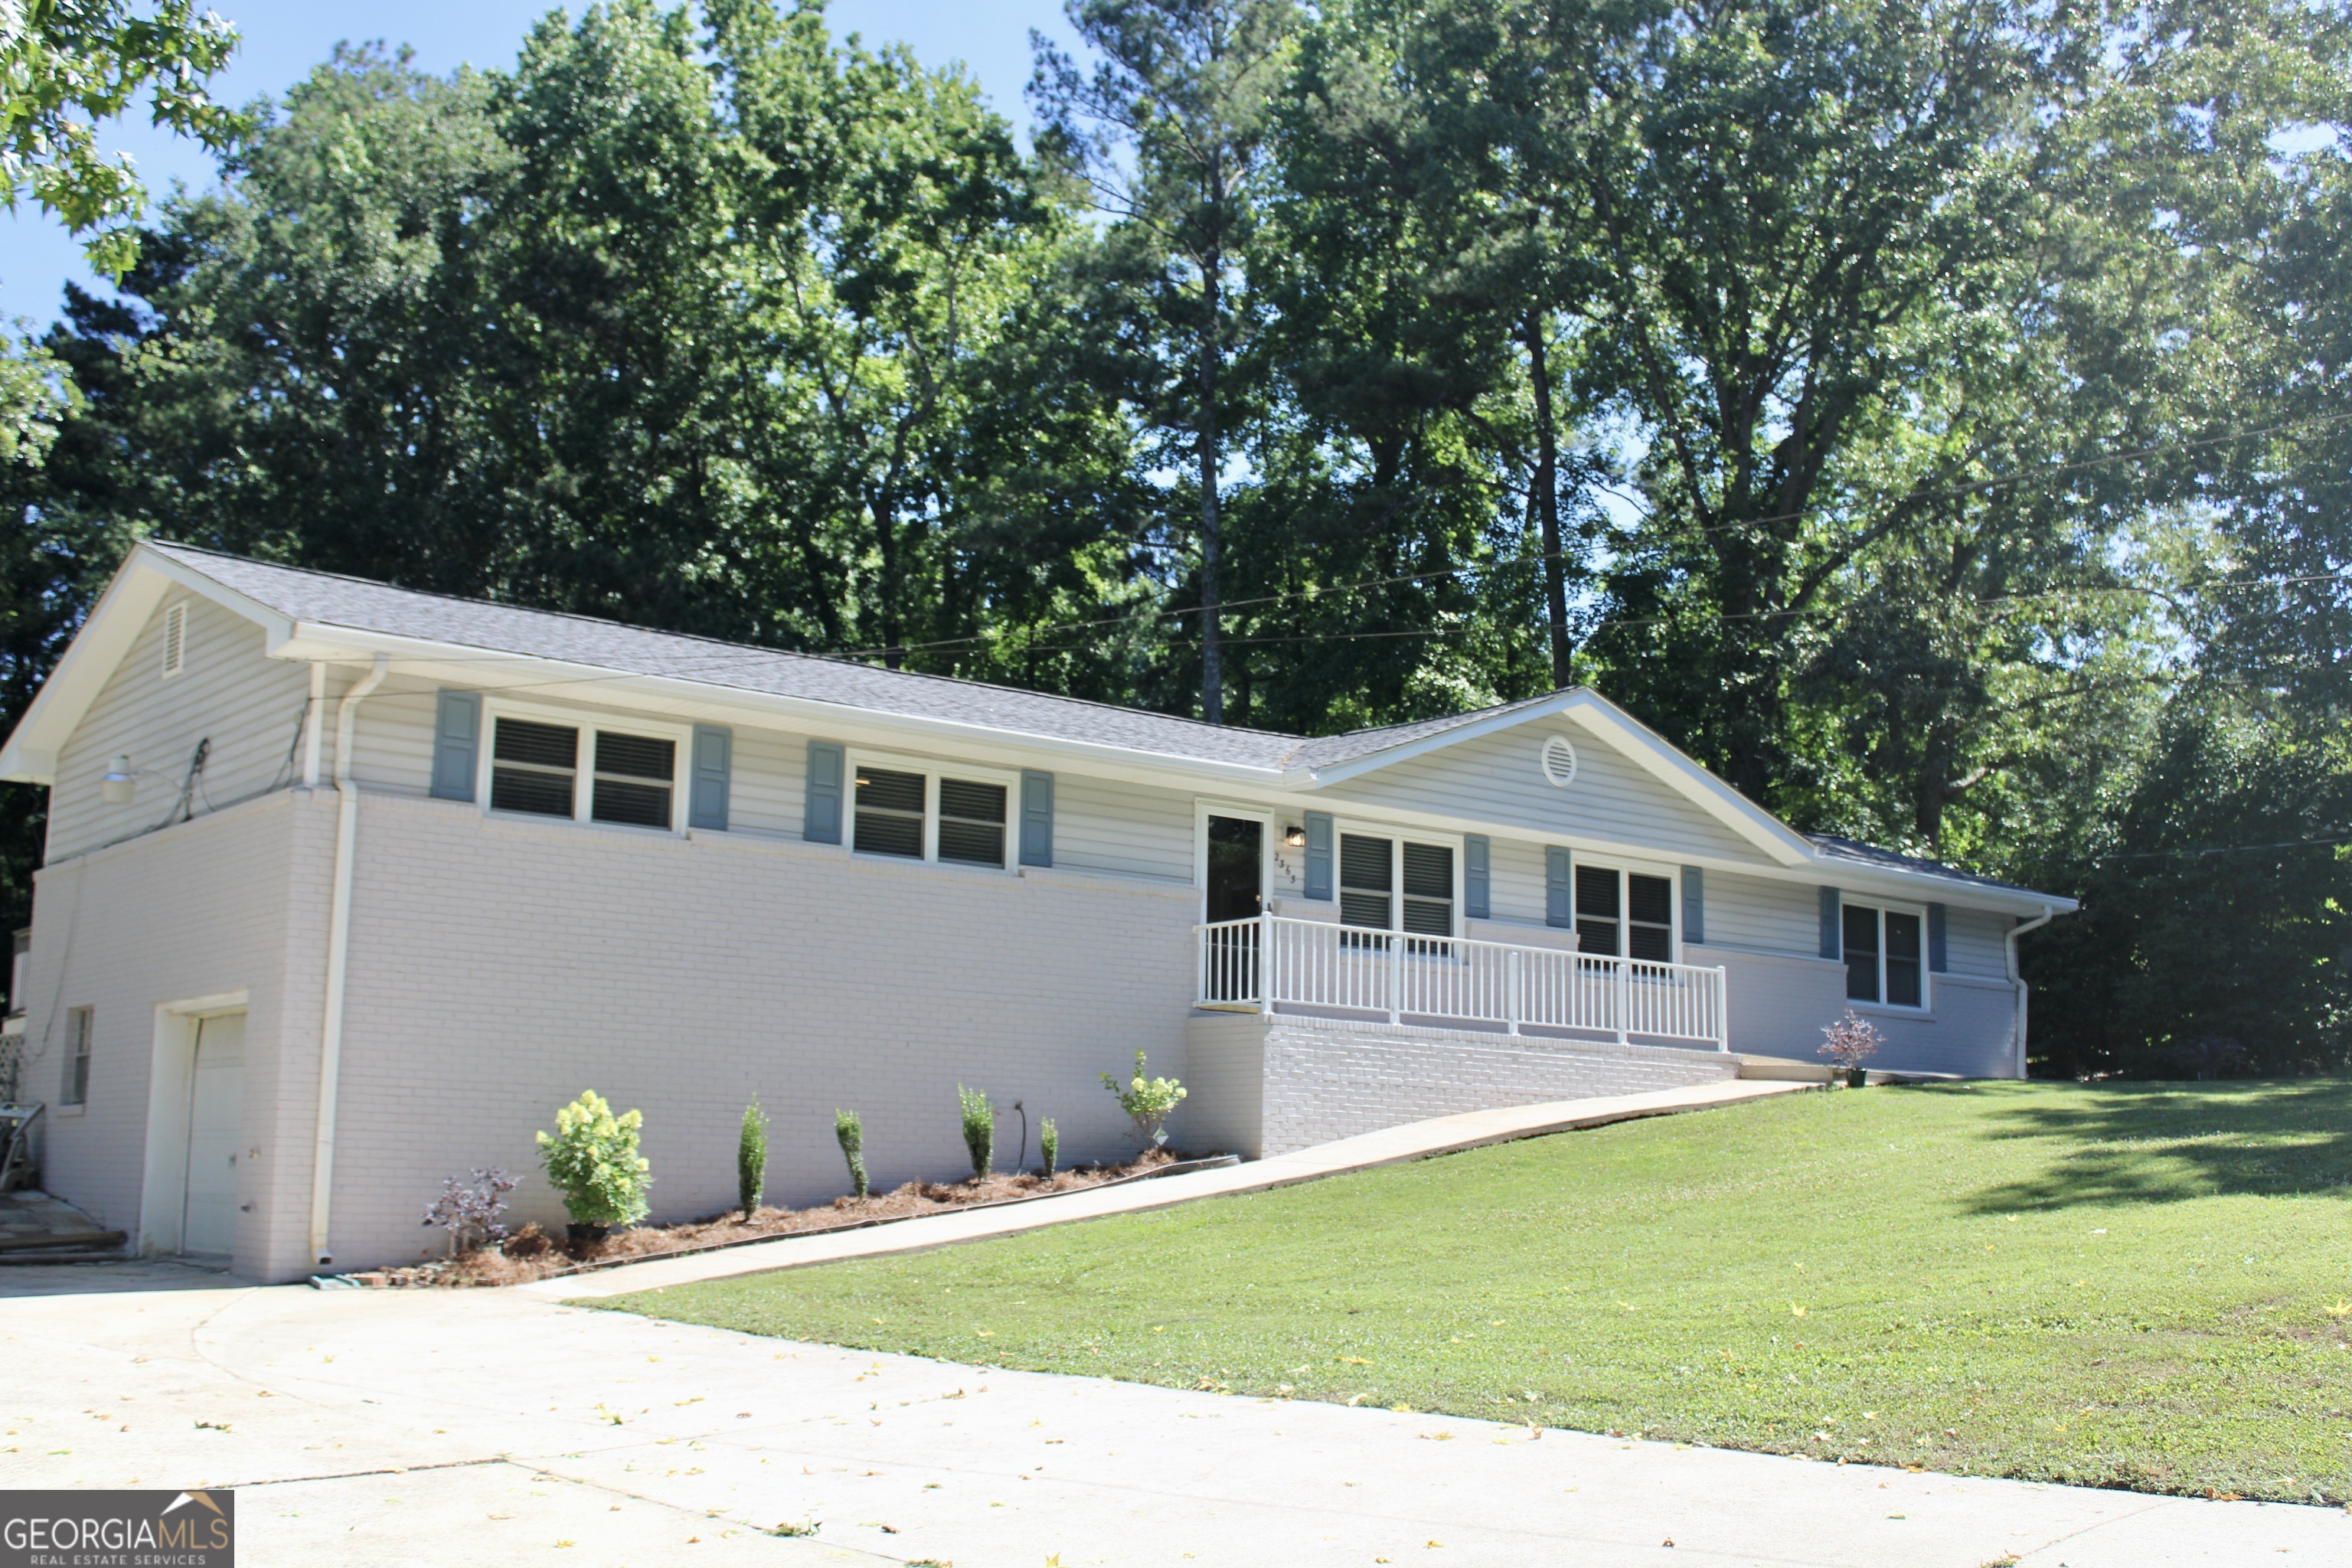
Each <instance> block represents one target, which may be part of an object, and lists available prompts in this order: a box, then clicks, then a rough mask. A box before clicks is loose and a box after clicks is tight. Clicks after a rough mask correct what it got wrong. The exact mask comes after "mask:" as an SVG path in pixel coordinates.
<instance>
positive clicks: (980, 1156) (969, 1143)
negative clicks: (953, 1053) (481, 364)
mask: <svg viewBox="0 0 2352 1568" xmlns="http://www.w3.org/2000/svg"><path fill="white" fill-rule="evenodd" d="M956 1105H957V1107H958V1109H959V1110H961V1112H962V1114H963V1146H964V1147H965V1148H966V1149H968V1150H970V1151H971V1179H972V1180H973V1181H975V1182H977V1181H980V1180H982V1179H983V1178H985V1177H986V1176H987V1174H988V1165H989V1161H990V1160H991V1159H992V1157H993V1156H994V1155H995V1153H996V1111H995V1109H994V1108H993V1107H992V1106H991V1105H990V1104H989V1103H988V1096H987V1095H986V1094H984V1093H982V1091H980V1090H979V1089H966V1088H964V1086H963V1085H961V1084H958V1085H956Z"/></svg>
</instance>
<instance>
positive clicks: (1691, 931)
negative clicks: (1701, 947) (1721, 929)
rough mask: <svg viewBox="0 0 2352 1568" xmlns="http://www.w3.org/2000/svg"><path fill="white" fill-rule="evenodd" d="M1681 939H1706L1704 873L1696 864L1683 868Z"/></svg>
mask: <svg viewBox="0 0 2352 1568" xmlns="http://www.w3.org/2000/svg"><path fill="white" fill-rule="evenodd" d="M1683 941H1684V942H1699V943H1704V942H1706V872H1705V871H1703V870H1701V869H1699V868H1697V867H1696V866H1685V867H1684V868H1683Z"/></svg>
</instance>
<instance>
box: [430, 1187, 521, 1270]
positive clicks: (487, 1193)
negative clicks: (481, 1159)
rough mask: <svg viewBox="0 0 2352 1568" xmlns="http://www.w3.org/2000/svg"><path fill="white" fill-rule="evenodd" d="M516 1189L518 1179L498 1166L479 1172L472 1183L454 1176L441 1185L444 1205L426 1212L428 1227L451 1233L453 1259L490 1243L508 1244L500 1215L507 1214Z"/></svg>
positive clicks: (440, 1202)
mask: <svg viewBox="0 0 2352 1568" xmlns="http://www.w3.org/2000/svg"><path fill="white" fill-rule="evenodd" d="M514 1189H515V1179H514V1178H513V1177H512V1176H509V1175H508V1174H507V1173H505V1172H504V1171H501V1170H499V1168H498V1167H497V1166H496V1165H492V1166H491V1167H490V1168H489V1169H488V1170H481V1169H477V1170H476V1171H475V1172H474V1179H473V1180H472V1181H471V1182H461V1181H459V1180H458V1179H457V1177H455V1176H451V1177H449V1178H448V1179H447V1180H446V1181H444V1182H443V1183H442V1184H441V1198H440V1201H439V1202H438V1203H435V1204H432V1205H427V1207H426V1208H425V1224H426V1225H437V1226H440V1227H441V1228H442V1229H443V1230H446V1231H447V1232H448V1233H449V1252H450V1255H451V1256H452V1257H455V1256H456V1255H457V1254H458V1253H460V1252H464V1251H466V1250H467V1248H468V1247H480V1246H482V1245H483V1244H485V1243H487V1242H492V1241H504V1240H505V1239H506V1237H507V1227H506V1226H503V1225H500V1224H499V1215H501V1214H504V1213H505V1212H506V1207H507V1194H509V1193H510V1192H512V1191H514Z"/></svg>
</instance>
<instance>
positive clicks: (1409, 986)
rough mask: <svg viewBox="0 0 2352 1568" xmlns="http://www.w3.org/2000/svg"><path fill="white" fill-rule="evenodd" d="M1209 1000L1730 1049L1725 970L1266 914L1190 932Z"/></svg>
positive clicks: (1203, 997)
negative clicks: (1694, 1042) (1697, 1043)
mask: <svg viewBox="0 0 2352 1568" xmlns="http://www.w3.org/2000/svg"><path fill="white" fill-rule="evenodd" d="M1192 929H1193V931H1194V932H1195V933H1196V935H1197V937H1198V940H1199V943H1200V972H1199V985H1200V992H1199V1000H1198V1002H1197V1004H1196V1005H1199V1006H1202V1007H1213V1008H1234V1009H1244V1010H1262V1009H1267V1008H1276V1007H1283V1006H1290V1007H1320V1008H1330V1009H1333V1010H1335V1011H1344V1012H1359V1013H1377V1014H1380V1015H1381V1016H1384V1017H1386V1018H1387V1019H1388V1020H1389V1022H1391V1023H1396V1022H1398V1021H1399V1020H1401V1019H1403V1018H1406V1017H1412V1018H1431V1019H1442V1020H1447V1021H1460V1022H1469V1023H1478V1024H1489V1025H1492V1024H1499V1025H1502V1026H1504V1027H1505V1028H1506V1029H1507V1031H1508V1032H1509V1033H1511V1034H1514V1035H1516V1034H1518V1033H1519V1032H1520V1031H1521V1029H1522V1028H1538V1029H1573V1030H1576V1031H1578V1032H1580V1033H1590V1034H1600V1035H1608V1036H1612V1037H1615V1038H1616V1039H1619V1040H1621V1041H1622V1040H1623V1039H1625V1038H1627V1037H1629V1036H1635V1035H1639V1036H1643V1037H1651V1038H1656V1039H1669V1040H1697V1041H1704V1042H1706V1044H1708V1045H1711V1046H1713V1047H1715V1048H1716V1049H1717V1050H1718V1051H1727V1050H1729V1049H1730V1048H1731V1043H1730V1033H1729V1031H1728V1030H1727V1028H1726V1027H1725V1021H1724V997H1723V990H1724V984H1723V983H1724V975H1723V970H1722V969H1721V968H1720V967H1717V968H1713V969H1703V968H1700V967H1698V966H1696V965H1695V964H1688V963H1648V962H1646V961H1644V960H1642V959H1633V958H1610V957H1606V956H1602V955H1601V954H1597V953H1581V952H1563V951H1561V950H1559V949H1558V948H1549V947H1517V946H1513V945H1511V944H1510V943H1507V942H1470V941H1466V940H1465V939H1463V938H1461V937H1450V936H1447V937H1435V936H1413V935H1411V934H1409V933H1406V932H1402V931H1367V930H1365V929H1363V928H1361V927H1360V926H1344V925H1334V924H1331V923H1329V922H1328V921H1302V920H1291V919H1286V918H1285V917H1283V916H1280V915H1258V916H1255V917H1253V918H1251V919H1248V920H1238V921H1217V922H1215V923H1213V924H1210V925H1202V926H1195V927H1193V928H1192Z"/></svg>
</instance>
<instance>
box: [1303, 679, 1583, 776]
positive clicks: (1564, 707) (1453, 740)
mask: <svg viewBox="0 0 2352 1568" xmlns="http://www.w3.org/2000/svg"><path fill="white" fill-rule="evenodd" d="M1587 695H1590V694H1589V693H1588V692H1587V691H1586V690H1585V689H1584V688H1582V687H1578V688H1576V689H1574V690H1570V691H1560V692H1555V693H1554V694H1553V700H1551V701H1549V702H1538V703H1534V704H1532V705H1530V706H1528V707H1526V708H1517V709H1514V710H1511V711H1509V712H1507V713H1496V714H1494V715H1492V716H1491V717H1488V718H1485V719H1481V720H1479V721H1476V722H1475V723H1470V724H1457V725H1455V726H1454V728H1453V729H1451V730H1440V731H1437V732H1436V733H1435V734H1433V735H1423V736H1422V737H1421V738H1420V739H1419V740H1417V741H1405V742H1400V743H1399V744H1397V745H1393V746H1389V747H1386V748H1384V749H1382V750H1381V751H1377V752H1367V753H1365V754H1364V755H1363V756H1360V757H1350V758H1349V759H1348V760H1347V761H1346V762H1344V763H1332V764H1331V765H1330V766H1329V767H1328V768H1310V767H1296V768H1289V769H1286V770H1285V771H1284V773H1283V778H1284V781H1285V782H1286V784H1289V785H1290V787H1292V788H1294V789H1302V790H1316V789H1327V788H1328V787H1329V786H1331V785H1332V784H1345V783H1346V782H1347V781H1348V780H1349V779H1352V778H1356V777H1358V776H1360V775H1361V774H1364V773H1377V772H1379V771H1380V770H1381V769H1382V768H1386V767H1393V766H1394V765H1395V764H1397V763H1406V762H1411V761H1412V759H1413V758H1415V757H1425V756H1427V755H1428V754H1429V753H1430V752H1442V751H1444V750H1445V748H1447V747H1448V746H1458V745H1460V744H1461V743H1462V742H1465V741H1475V740H1479V739H1481V738H1483V737H1485V736H1487V735H1494V734H1499V733H1500V732H1502V731H1505V730H1510V729H1516V728H1517V727H1518V726H1519V725H1521V724H1531V723H1533V722H1535V721H1537V720H1538V719H1553V718H1557V717H1559V715H1560V714H1562V713H1565V712H1567V711H1568V710H1570V708H1572V707H1574V706H1575V705H1576V700H1577V699H1578V698H1580V697H1583V696H1587Z"/></svg>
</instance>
